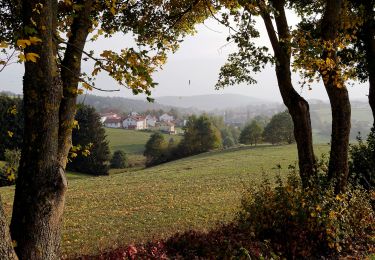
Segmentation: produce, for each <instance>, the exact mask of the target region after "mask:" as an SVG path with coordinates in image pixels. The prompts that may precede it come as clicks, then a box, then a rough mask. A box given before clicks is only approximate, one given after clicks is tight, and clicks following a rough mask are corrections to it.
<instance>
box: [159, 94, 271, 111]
mask: <svg viewBox="0 0 375 260" xmlns="http://www.w3.org/2000/svg"><path fill="white" fill-rule="evenodd" d="M155 101H156V102H157V103H159V104H162V105H167V106H175V107H182V108H195V109H200V110H205V111H210V110H216V109H218V110H221V109H227V108H234V107H242V106H249V105H251V106H253V105H261V104H270V103H275V102H271V101H268V100H264V99H259V98H254V97H250V96H244V95H239V94H213V95H196V96H165V97H157V98H155Z"/></svg>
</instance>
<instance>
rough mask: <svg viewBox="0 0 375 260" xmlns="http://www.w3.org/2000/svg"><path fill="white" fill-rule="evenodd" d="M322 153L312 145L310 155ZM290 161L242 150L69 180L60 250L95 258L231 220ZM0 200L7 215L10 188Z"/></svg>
mask: <svg viewBox="0 0 375 260" xmlns="http://www.w3.org/2000/svg"><path fill="white" fill-rule="evenodd" d="M327 150H328V146H325V145H320V146H316V154H317V155H318V154H321V153H322V152H326V151H327ZM296 158H297V153H296V147H295V145H287V146H258V147H243V148H240V149H231V150H224V151H217V152H211V153H205V154H201V155H197V156H193V157H189V158H185V159H182V160H178V161H174V162H171V163H167V164H163V165H159V166H157V167H153V168H148V169H144V170H139V171H130V172H126V173H120V174H115V175H111V176H107V177H86V178H84V179H77V178H75V179H73V178H71V176H70V175H69V176H68V177H69V188H68V192H67V198H66V210H65V215H64V229H63V244H62V251H63V253H64V254H68V255H72V254H78V255H80V254H95V253H96V252H97V251H98V250H103V249H108V248H112V247H116V246H121V245H126V244H128V243H132V242H140V241H145V240H149V239H152V238H161V237H167V236H169V235H171V234H173V233H175V232H178V231H185V230H187V229H200V230H207V229H209V228H212V227H214V226H215V225H216V224H217V222H218V221H222V222H227V221H230V220H232V219H233V217H234V215H235V212H236V210H237V208H238V206H239V203H240V197H241V193H242V191H243V189H244V188H246V187H248V186H253V185H256V184H259V182H260V181H261V180H262V179H263V178H273V177H274V176H275V175H276V173H277V172H280V173H282V174H285V173H286V172H287V166H288V165H289V164H294V163H295V161H296ZM279 163H280V165H281V169H280V170H278V169H275V168H277V167H275V166H276V165H277V164H279ZM0 194H1V196H2V199H3V201H4V202H5V203H4V204H5V210H6V212H7V215H8V216H10V211H11V209H12V197H13V194H14V187H4V188H0Z"/></svg>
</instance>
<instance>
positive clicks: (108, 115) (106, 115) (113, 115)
mask: <svg viewBox="0 0 375 260" xmlns="http://www.w3.org/2000/svg"><path fill="white" fill-rule="evenodd" d="M108 118H120V116H119V115H118V114H116V113H112V112H111V113H104V114H100V122H102V124H104V122H105V121H106V120H107V119H108Z"/></svg>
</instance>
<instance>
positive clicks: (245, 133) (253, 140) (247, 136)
mask: <svg viewBox="0 0 375 260" xmlns="http://www.w3.org/2000/svg"><path fill="white" fill-rule="evenodd" d="M262 134H263V128H262V127H261V126H260V125H259V124H258V122H257V121H255V120H253V121H251V123H250V124H248V125H247V126H245V128H244V129H242V131H241V134H240V143H241V144H251V145H253V144H254V145H257V144H258V143H259V142H260V141H261V140H262Z"/></svg>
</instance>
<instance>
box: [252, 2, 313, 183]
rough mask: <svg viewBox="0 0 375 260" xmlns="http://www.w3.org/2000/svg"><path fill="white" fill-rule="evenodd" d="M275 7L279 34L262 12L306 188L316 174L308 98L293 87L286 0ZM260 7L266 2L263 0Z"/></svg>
mask: <svg viewBox="0 0 375 260" xmlns="http://www.w3.org/2000/svg"><path fill="white" fill-rule="evenodd" d="M271 2H272V5H273V7H274V8H275V9H276V11H277V14H275V21H276V26H277V32H278V36H277V35H276V32H275V29H274V27H273V24H272V20H271V17H270V14H269V13H268V11H267V10H264V12H262V18H263V20H264V24H265V26H266V29H267V33H268V36H269V39H270V41H271V44H272V48H273V50H274V54H275V58H276V76H277V81H278V85H279V90H280V93H281V96H282V98H283V102H284V104H285V105H286V106H287V108H288V110H289V113H290V115H291V116H292V119H293V123H294V137H295V139H296V143H297V149H298V164H299V169H300V176H301V179H302V184H303V186H304V187H307V186H308V185H309V179H310V178H311V177H312V176H313V175H314V174H315V172H316V171H315V156H314V148H313V139H312V128H311V120H310V110H309V104H308V103H307V101H306V100H305V99H304V98H303V97H301V96H300V95H299V94H298V93H297V91H295V89H294V88H293V84H292V79H291V70H290V55H291V51H290V45H289V43H290V32H289V26H288V22H287V19H286V15H285V9H284V8H285V1H271ZM259 4H260V6H261V7H262V6H264V5H265V2H264V1H260V2H259Z"/></svg>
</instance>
